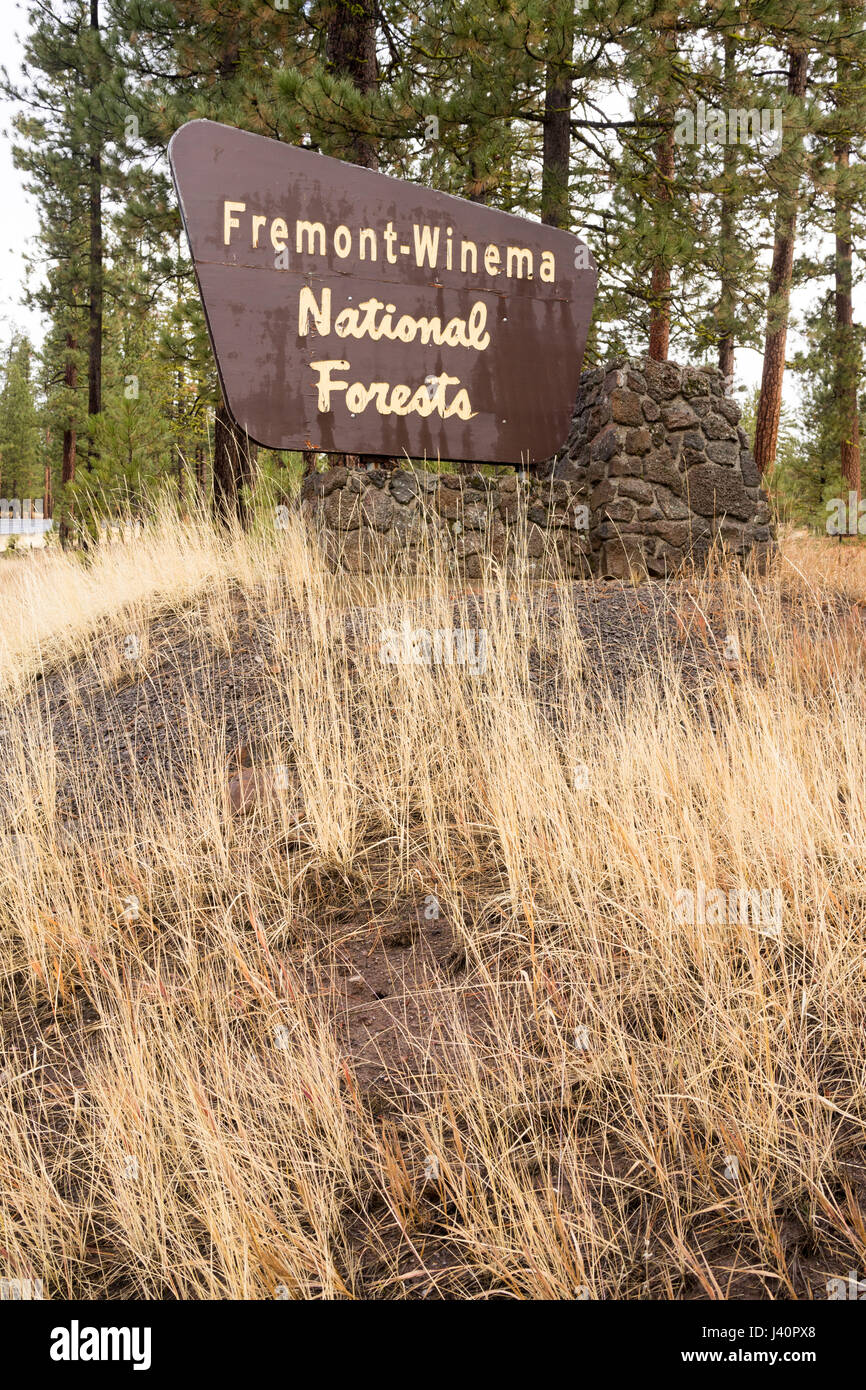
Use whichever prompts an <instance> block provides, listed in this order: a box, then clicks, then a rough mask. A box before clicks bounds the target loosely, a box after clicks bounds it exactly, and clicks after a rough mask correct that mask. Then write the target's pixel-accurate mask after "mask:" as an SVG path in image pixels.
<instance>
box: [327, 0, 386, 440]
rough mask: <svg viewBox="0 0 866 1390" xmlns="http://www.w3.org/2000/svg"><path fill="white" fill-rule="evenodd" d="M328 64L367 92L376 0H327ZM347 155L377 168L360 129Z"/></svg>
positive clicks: (372, 71)
mask: <svg viewBox="0 0 866 1390" xmlns="http://www.w3.org/2000/svg"><path fill="white" fill-rule="evenodd" d="M325 58H326V61H327V64H328V67H329V68H330V69H331V71H332V72H333V73H335V74H336V75H337V76H339V77H347V78H349V79H350V80H351V81H352V83H353V84H354V85H355V87H357V89H358V91H359V92H369V91H372V89H373V88H374V87H375V86H376V82H377V81H378V76H379V73H378V67H377V63H376V0H329V8H328V19H327V29H326V35H325ZM347 156H348V158H349V159H351V160H352V161H353V162H354V163H355V164H360V165H361V166H362V167H363V168H365V169H378V167H379V158H378V155H377V154H376V147H375V145H374V144H373V142H372V140H371V139H370V138H369V136H368V135H367V134H366V133H365V132H363V131H352V132H350V133H349V137H348V149H347ZM332 461H333V463H334V464H337V465H339V464H342V465H343V466H345V467H347V468H353V467H354V468H357V467H360V466H366V465H367V463H368V462H371V461H372V458H371V457H367V456H364V457H359V456H358V455H357V454H334V455H332Z"/></svg>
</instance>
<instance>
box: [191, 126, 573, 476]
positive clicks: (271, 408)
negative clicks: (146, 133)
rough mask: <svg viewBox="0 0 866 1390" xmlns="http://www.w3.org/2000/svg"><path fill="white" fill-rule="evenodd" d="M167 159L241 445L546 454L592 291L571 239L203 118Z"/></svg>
mask: <svg viewBox="0 0 866 1390" xmlns="http://www.w3.org/2000/svg"><path fill="white" fill-rule="evenodd" d="M169 157H170V160H171V168H172V173H173V176H174V180H175V185H176V187H177V192H178V198H179V200H180V206H181V212H182V216H183V221H184V226H185V227H186V232H187V236H188V237H189V243H190V248H191V250H192V257H193V261H194V263H195V269H196V274H197V276H198V282H199V288H200V290H201V297H202V303H203V304H204V310H205V315H206V317H207V323H208V328H209V331H210V336H211V341H212V343H213V349H214V353H215V356H216V360H217V366H218V369H219V374H220V379H221V382H222V388H223V394H224V396H225V399H226V403H227V405H228V407H229V409H230V410H231V413H232V415H233V416H234V418H235V420H236V421H237V423H238V425H240V427H241V428H242V429H244V430H245V431H246V432H247V433H248V435H249V437H250V439H251V440H253V441H254V442H255V443H257V444H262V445H265V446H266V447H268V448H273V449H308V448H316V449H322V450H325V451H328V452H346V453H354V454H359V453H361V454H385V455H393V456H401V455H403V454H407V455H409V457H411V458H423V457H426V458H428V459H435V458H437V457H439V458H443V459H461V460H473V461H476V462H486V463H524V464H526V463H531V462H533V461H537V460H539V459H544V458H548V457H549V456H550V455H551V454H553V453H555V452H556V450H557V449H558V448H559V447H560V446H561V445H562V444H563V443H564V441H565V439H566V436H567V434H568V429H569V424H570V422H571V415H572V410H573V407H574V401H575V397H576V395H577V387H578V379H579V376H580V367H581V360H582V357H583V349H584V346H585V343H586V335H587V332H588V329H589V321H590V316H591V313H592V305H593V300H594V297H595V287H596V280H597V275H596V268H595V263H594V261H593V259H592V256H591V255H590V253H589V251H588V249H587V247H586V246H585V245H584V244H583V242H581V241H579V240H578V238H577V237H574V236H572V235H571V234H570V233H568V232H563V231H558V230H557V229H555V228H553V227H546V226H543V225H542V224H541V223H538V222H533V221H530V220H529V219H527V218H523V217H515V216H513V215H512V214H510V213H505V212H497V211H495V210H494V209H493V208H487V207H483V206H480V205H479V204H477V203H470V202H466V201H465V200H464V199H462V198H454V197H451V196H450V195H449V194H447V193H437V192H435V191H433V190H431V189H429V188H420V187H418V186H417V185H415V184H411V183H406V182H404V181H403V180H401V179H393V178H388V177H387V176H385V175H384V174H377V173H373V172H371V171H370V170H369V169H360V168H357V167H356V166H355V165H352V164H344V163H342V162H341V161H340V160H336V159H329V158H327V157H326V156H324V155H319V154H315V153H313V152H311V151H309V150H302V149H299V148H298V147H297V146H294V145H286V144H282V143H281V142H280V141H277V140H266V139H263V138H262V137H261V136H258V135H250V134H248V133H247V132H245V131H241V130H235V129H233V128H232V127H230V126H224V125H218V124H216V123H214V122H213V121H191V122H190V123H189V124H188V125H185V126H183V127H182V128H181V129H180V130H178V131H177V133H176V134H175V135H174V137H173V139H172V141H171V144H170V146H169Z"/></svg>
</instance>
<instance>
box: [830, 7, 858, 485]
mask: <svg viewBox="0 0 866 1390" xmlns="http://www.w3.org/2000/svg"><path fill="white" fill-rule="evenodd" d="M848 9H850V7H849V6H843V7H842V13H845V11H847V10H848ZM836 92H837V102H838V104H839V106H840V107H842V108H843V118H842V119H843V123H844V121H845V116H844V108H845V107H846V106H847V104H848V103H849V101H850V100H851V97H852V95H853V94H852V91H851V64H850V62H849V61H848V60H847V58H846V57H845V56H844V55H843V54H840V55H839V57H838V58H837V61H836ZM834 158H835V163H836V186H835V190H834V213H835V234H836V238H835V239H836V247H835V261H834V271H835V280H836V285H835V289H836V296H835V299H836V343H835V348H836V363H835V367H836V373H835V374H836V401H837V409H838V412H839V426H840V428H839V455H840V462H841V466H842V477H843V479H844V481H845V483H846V484H847V489H848V491H849V492H854V493H856V495H857V502H858V504H859V501H860V402H859V400H858V395H857V388H858V384H859V380H860V353H859V348H858V343H857V336H856V334H855V332H854V301H853V287H854V274H853V247H852V234H851V204H852V197H851V191H850V188H849V185H848V170H849V168H850V164H851V141H850V138H849V137H848V136H847V135H843V136H842V137H841V138H839V139H838V140H837V141H836V144H835V147H834Z"/></svg>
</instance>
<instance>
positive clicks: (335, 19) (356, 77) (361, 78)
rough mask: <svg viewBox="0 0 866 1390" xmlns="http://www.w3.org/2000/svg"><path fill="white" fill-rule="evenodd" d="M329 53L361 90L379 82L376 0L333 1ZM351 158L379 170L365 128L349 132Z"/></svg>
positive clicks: (334, 65)
mask: <svg viewBox="0 0 866 1390" xmlns="http://www.w3.org/2000/svg"><path fill="white" fill-rule="evenodd" d="M325 56H326V59H327V62H328V66H329V67H330V69H331V71H332V72H334V73H335V74H337V75H338V76H340V77H348V78H350V79H351V81H352V82H353V83H354V85H355V86H356V87H357V89H358V91H359V92H369V91H371V90H372V89H373V88H374V87H375V85H376V81H377V77H378V70H377V66H376V0H330V13H329V16H328V28H327V38H326V44H325ZM348 157H349V158H350V159H351V160H352V162H353V163H355V164H360V165H362V166H363V168H365V169H378V167H379V160H378V157H377V155H376V147H375V145H374V144H373V142H372V140H371V139H370V137H369V136H368V135H367V134H366V133H365V132H363V131H353V132H351V133H350V135H349V149H348Z"/></svg>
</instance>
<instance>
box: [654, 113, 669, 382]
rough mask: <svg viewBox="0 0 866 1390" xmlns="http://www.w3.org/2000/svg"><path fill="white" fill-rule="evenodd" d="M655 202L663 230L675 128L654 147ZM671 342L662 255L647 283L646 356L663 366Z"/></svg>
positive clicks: (662, 254) (665, 264)
mask: <svg viewBox="0 0 866 1390" xmlns="http://www.w3.org/2000/svg"><path fill="white" fill-rule="evenodd" d="M656 170H657V173H656V180H655V183H656V191H655V197H656V201H657V203H658V204H659V206H660V209H661V217H660V219H659V221H660V223H661V225H662V227H663V226H664V220H665V210H664V205H665V204H667V203H669V202H670V201H671V187H670V181H671V179H673V176H674V128H673V125H671V126H669V127H668V129H666V130H665V132H664V134H663V135H662V138H661V140H660V141H659V142H658V145H657V146H656ZM670 340H671V268H670V266H669V265H668V262H667V258H666V256H665V253H664V251H661V252H659V254H658V255H657V256H656V257H655V259H654V261H653V268H652V278H651V280H650V324H649V355H650V357H651V358H652V360H653V361H654V362H666V361H667V357H668V350H669V347H670Z"/></svg>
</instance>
